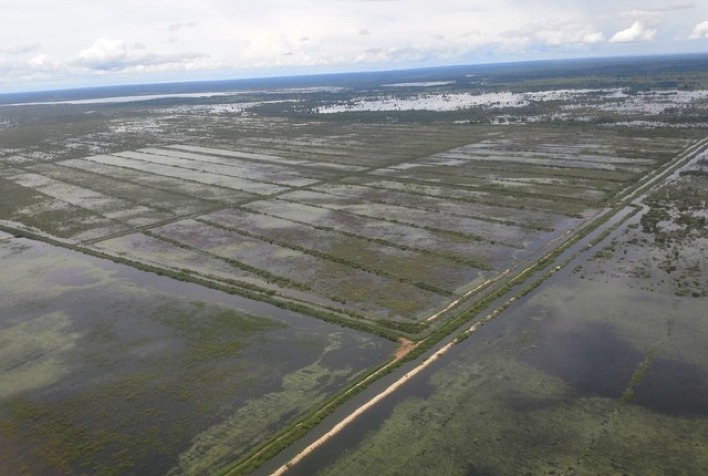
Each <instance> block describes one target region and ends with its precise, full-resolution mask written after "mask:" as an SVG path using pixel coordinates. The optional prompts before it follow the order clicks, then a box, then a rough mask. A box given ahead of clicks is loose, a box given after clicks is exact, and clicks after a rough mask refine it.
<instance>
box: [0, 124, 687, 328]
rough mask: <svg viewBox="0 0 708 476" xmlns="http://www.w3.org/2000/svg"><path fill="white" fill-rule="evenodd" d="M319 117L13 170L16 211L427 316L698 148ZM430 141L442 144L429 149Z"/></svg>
mask: <svg viewBox="0 0 708 476" xmlns="http://www.w3.org/2000/svg"><path fill="white" fill-rule="evenodd" d="M308 127H314V126H308V125H306V124H305V125H303V127H302V129H303V131H302V132H301V134H300V135H299V136H297V137H293V138H290V139H289V140H288V141H287V142H286V141H282V140H277V141H276V140H265V139H264V138H262V137H244V138H239V139H237V140H235V141H234V143H233V144H232V145H231V146H230V147H228V148H223V147H218V148H217V147H206V146H195V145H185V144H169V145H166V146H162V147H148V148H140V149H137V150H135V151H120V152H115V153H112V154H101V155H93V156H87V157H84V158H81V159H69V160H59V161H55V162H51V163H42V164H37V165H28V166H24V167H18V166H9V167H5V168H3V169H2V171H1V175H0V180H2V184H1V185H2V187H3V188H4V189H5V190H7V191H8V192H14V193H15V194H16V195H18V196H20V197H22V198H23V199H22V200H17V201H13V202H12V203H11V204H10V205H8V207H9V208H10V209H9V210H7V212H6V217H7V218H9V219H11V220H13V221H17V222H20V223H23V224H25V225H27V226H29V227H32V228H34V229H38V230H40V231H42V232H45V233H48V234H50V235H54V236H57V237H59V238H62V239H64V240H66V241H67V242H69V243H72V244H76V245H78V246H82V247H88V248H90V249H94V250H96V251H100V252H102V253H106V254H108V255H111V256H117V257H121V258H124V259H127V260H131V261H137V262H146V263H150V264H152V265H156V266H160V267H163V268H168V269H172V270H175V271H179V272H180V273H186V274H188V275H194V276H198V277H201V278H207V279H212V280H216V281H220V282H228V283H229V285H232V286H239V285H242V286H243V287H245V288H247V289H249V290H252V289H254V288H256V289H258V290H261V291H265V292H268V293H271V294H276V295H278V296H281V297H282V298H284V299H289V300H296V301H298V302H304V303H307V304H308V305H314V306H318V307H323V308H326V309H327V310H329V311H332V312H336V313H339V314H342V315H344V316H347V317H348V318H354V319H361V320H367V321H373V322H377V323H384V325H385V323H386V322H390V321H395V322H408V323H411V324H415V323H418V322H421V321H424V320H425V319H426V318H427V317H428V316H430V315H432V314H434V313H435V312H436V311H438V310H440V309H442V308H444V307H445V306H447V304H448V303H449V302H452V301H453V300H455V299H457V298H459V297H461V296H463V295H464V294H465V293H466V292H467V291H469V290H471V289H474V288H476V287H478V286H479V285H480V284H481V283H484V282H485V281H487V280H491V279H494V278H495V277H497V276H499V275H500V274H501V273H503V272H505V271H506V270H508V269H510V268H513V267H514V266H516V265H517V264H518V263H520V262H523V261H524V260H525V259H527V258H529V257H530V256H532V255H534V253H539V252H540V251H542V250H543V249H544V247H545V246H546V245H547V244H548V243H552V242H553V240H554V239H555V238H559V237H562V236H563V235H564V234H565V233H569V232H571V231H572V230H574V229H577V228H578V227H579V226H580V225H582V224H583V223H584V222H585V221H586V220H587V219H589V218H590V217H592V216H594V215H596V214H598V213H599V212H601V211H602V210H604V209H605V208H606V207H607V206H609V205H611V204H612V202H613V200H614V199H615V197H616V195H617V194H618V193H619V192H621V191H622V190H624V189H626V188H627V187H630V186H631V185H632V184H633V182H634V181H636V180H637V179H638V178H639V177H641V176H643V175H645V174H647V173H648V172H650V171H651V170H653V169H654V168H656V167H659V166H660V165H662V164H663V163H665V162H666V161H668V160H669V159H671V158H672V157H673V156H674V154H675V153H676V151H677V150H682V149H684V148H686V147H687V146H689V145H690V144H691V142H692V141H691V139H690V136H689V137H682V136H681V135H678V136H676V135H672V136H671V137H666V136H664V137H662V138H661V141H657V140H652V137H650V136H649V137H648V136H647V134H646V133H645V132H643V131H631V132H628V131H621V132H618V131H602V132H594V133H592V134H589V133H587V134H586V135H585V136H583V135H582V134H580V135H574V136H572V137H571V136H569V135H568V134H566V133H565V131H557V130H553V129H549V128H537V129H533V130H528V129H517V130H510V131H506V132H505V133H504V134H500V132H499V130H498V129H494V128H487V129H484V128H482V129H474V130H469V129H464V128H457V129H453V130H449V131H448V130H444V129H441V128H438V127H433V126H429V127H424V126H408V127H406V126H396V127H391V126H389V127H384V128H381V127H378V128H375V129H374V128H373V127H371V126H358V127H353V128H351V129H350V131H349V133H348V134H347V135H346V136H344V137H331V136H330V137H326V136H325V137H319V138H313V137H312V134H310V133H308V132H309V131H308V130H307V129H308ZM421 136H424V137H426V138H427V142H428V144H427V148H428V149H431V148H433V149H437V151H435V152H433V153H430V152H428V153H424V154H422V155H419V144H420V140H421V139H420V137H421ZM460 143H462V145H456V144H460ZM387 144H391V145H387ZM305 158H306V159H305ZM298 159H299V160H298Z"/></svg>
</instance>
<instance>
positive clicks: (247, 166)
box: [136, 147, 332, 183]
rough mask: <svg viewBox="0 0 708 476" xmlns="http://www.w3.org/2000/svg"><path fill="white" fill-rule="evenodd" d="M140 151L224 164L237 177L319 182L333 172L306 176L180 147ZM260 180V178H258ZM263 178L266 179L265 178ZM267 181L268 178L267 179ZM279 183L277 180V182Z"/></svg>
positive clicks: (219, 164) (150, 148) (147, 148)
mask: <svg viewBox="0 0 708 476" xmlns="http://www.w3.org/2000/svg"><path fill="white" fill-rule="evenodd" d="M136 152H138V153H143V154H149V155H158V156H165V157H170V158H175V157H177V158H180V159H185V160H191V161H194V162H196V163H209V164H213V165H218V166H223V167H225V170H227V171H230V170H236V171H238V173H237V175H236V176H237V177H244V174H245V175H246V176H248V175H252V174H254V173H256V174H258V173H261V174H263V175H266V174H273V175H283V176H286V177H292V178H293V179H294V180H309V181H312V182H319V181H321V180H325V179H328V178H330V177H331V176H332V174H331V173H327V174H323V173H322V172H320V173H317V172H318V171H317V170H314V169H307V170H311V172H313V175H315V176H309V177H308V176H306V175H303V174H302V173H299V172H298V171H297V170H295V169H294V168H293V167H286V166H283V165H276V164H264V163H258V162H255V161H247V160H243V159H237V158H235V157H229V158H227V157H224V156H223V155H222V156H215V155H206V154H196V153H193V152H186V151H181V150H178V149H168V148H157V147H146V148H142V149H138V150H136ZM256 180H260V179H256ZM263 180H266V179H265V178H263ZM266 181H267V180H266ZM276 183H277V182H276Z"/></svg>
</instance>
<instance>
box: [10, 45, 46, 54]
mask: <svg viewBox="0 0 708 476" xmlns="http://www.w3.org/2000/svg"><path fill="white" fill-rule="evenodd" d="M40 47H41V46H40V44H39V43H30V44H25V45H16V46H11V47H9V48H0V53H4V54H8V55H23V54H26V53H32V52H33V51H37V50H38V49H40Z"/></svg>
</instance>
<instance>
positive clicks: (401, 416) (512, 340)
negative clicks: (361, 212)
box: [262, 174, 708, 475]
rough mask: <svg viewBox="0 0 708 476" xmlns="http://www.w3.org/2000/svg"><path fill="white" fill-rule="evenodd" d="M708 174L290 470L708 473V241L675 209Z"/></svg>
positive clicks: (637, 218)
mask: <svg viewBox="0 0 708 476" xmlns="http://www.w3.org/2000/svg"><path fill="white" fill-rule="evenodd" d="M696 182H698V184H697V183H696ZM706 186H708V181H706V180H705V177H703V176H698V177H695V176H692V175H690V174H688V175H681V176H678V175H677V176H676V177H675V178H674V179H672V180H671V181H669V182H668V183H667V184H666V185H664V186H662V187H660V188H659V189H658V190H656V191H655V192H653V193H651V194H650V195H649V196H648V197H646V198H645V199H644V201H645V202H646V203H650V204H651V205H652V207H655V208H657V207H658V208H662V209H664V210H666V212H667V213H666V216H665V217H664V220H663V221H662V222H661V223H660V226H658V227H656V228H654V229H652V228H651V227H649V228H647V229H646V230H645V229H643V228H642V227H641V226H638V225H640V224H642V223H644V224H646V222H647V219H646V218H643V217H644V216H646V215H643V214H641V213H640V214H638V215H633V216H630V217H629V219H628V220H627V221H626V222H625V223H624V224H623V225H622V226H620V227H619V228H618V229H616V230H615V231H613V232H612V233H610V234H609V235H608V236H606V237H604V238H603V240H602V241H601V242H600V243H598V245H597V247H596V248H589V249H586V251H584V252H583V253H581V254H580V255H578V256H577V257H576V258H574V259H573V261H571V262H569V263H568V265H567V266H566V267H565V268H564V269H563V270H561V271H559V272H557V273H555V274H553V275H552V277H550V278H549V279H547V280H546V281H545V282H544V283H543V284H542V285H541V286H540V287H538V288H537V289H536V290H535V291H533V292H531V293H530V294H528V295H526V296H525V297H523V298H521V299H519V300H518V301H516V302H515V303H514V304H512V305H511V306H510V307H508V308H507V309H506V310H505V311H504V312H502V313H501V314H499V315H498V316H497V317H496V318H494V319H493V320H491V321H490V322H488V323H487V324H485V325H484V326H482V327H479V328H478V330H477V331H476V332H474V333H472V334H471V335H470V337H469V338H467V339H466V340H464V341H462V342H460V343H458V344H457V345H455V346H454V347H453V348H452V349H451V350H450V351H449V352H447V353H446V354H445V355H444V356H443V357H441V358H440V359H439V360H438V361H436V362H435V363H433V364H432V365H430V366H429V367H428V368H426V369H425V370H423V371H422V372H421V373H419V374H418V375H416V376H415V377H411V380H410V381H409V382H407V383H406V384H405V385H404V386H403V387H402V388H400V389H399V390H398V391H397V393H396V394H394V395H390V396H389V397H387V398H386V399H385V400H384V401H382V402H380V403H379V404H378V405H377V406H376V407H374V408H372V409H371V410H370V412H367V413H365V414H363V415H362V416H360V417H359V419H358V420H356V421H355V422H354V423H353V424H351V425H350V426H349V427H347V428H346V429H344V430H343V431H342V432H341V433H340V434H339V435H337V436H336V437H335V438H333V439H332V440H331V441H329V442H328V443H326V444H325V445H324V446H322V447H320V448H319V449H317V450H316V451H315V452H314V453H312V454H311V455H310V456H308V457H307V458H305V459H304V460H303V461H302V462H300V463H299V464H297V465H295V466H293V467H292V468H291V469H290V470H289V471H286V474H291V475H304V474H337V475H341V474H352V475H354V474H366V473H371V474H421V475H423V474H475V475H476V474H480V475H481V474H534V475H536V474H556V475H558V474H563V475H584V474H588V475H590V474H687V475H688V474H700V473H701V472H702V471H703V470H704V468H706V467H708V359H707V358H706V356H705V352H704V347H705V346H704V345H703V343H704V342H705V341H706V339H708V313H706V309H707V308H708V301H707V300H706V297H705V294H704V293H702V292H698V291H697V290H704V289H706V288H707V287H708V274H706V272H705V270H703V269H702V268H703V265H704V263H705V262H706V259H707V258H708V246H707V243H708V242H706V240H705V238H704V237H703V235H704V234H705V229H701V228H699V229H693V231H691V232H688V231H686V229H685V225H686V219H685V218H684V219H681V218H680V216H681V214H680V213H677V212H678V211H679V210H681V211H682V213H684V214H685V213H692V212H696V211H697V210H698V209H700V207H701V206H702V205H700V204H698V205H697V206H695V205H694V207H691V206H690V205H687V202H690V201H691V200H699V201H700V199H699V198H698V197H700V196H702V193H703V192H704V191H705V189H706ZM685 187H694V191H701V192H700V193H699V194H697V195H696V194H694V195H690V197H693V198H688V197H687V196H685V195H682V194H678V195H677V192H676V191H677V190H685ZM677 197H684V199H683V200H681V201H679V202H676V198H677ZM645 213H649V212H646V211H645ZM650 216H651V215H650ZM671 217H673V219H674V220H677V221H678V225H676V224H675V225H674V226H673V227H669V225H670V222H671ZM681 224H683V225H684V228H683V229H682V228H681V226H679V225H681ZM667 229H671V230H672V231H673V232H674V233H673V234H671V235H670V236H668V237H667V236H666V234H665V232H666V230H667ZM677 229H678V230H680V231H681V230H682V231H683V232H681V233H676V230H677ZM667 240H668V243H667ZM598 255H600V256H598ZM666 255H668V256H669V257H674V259H673V262H672V263H673V264H672V266H674V268H673V269H672V268H669V267H666V266H662V260H665V259H666ZM638 256H642V258H641V259H642V260H644V259H646V260H648V261H649V262H655V263H656V264H655V265H653V266H652V265H649V268H650V269H648V270H647V271H646V272H637V271H636V269H635V266H636V265H644V264H645V263H644V262H643V261H640V262H637V260H638V258H637V257H638ZM389 384H390V382H389ZM382 385H385V383H382ZM376 391H380V389H378V390H376ZM372 393H375V391H373V390H372ZM367 398H370V396H368V397H367V396H362V401H366V399H367ZM347 411H351V410H347ZM289 457H292V452H290V453H289V454H287V455H284V456H283V458H282V459H279V460H278V461H274V462H273V465H272V466H269V467H267V468H264V472H263V473H262V474H266V473H267V472H268V471H272V470H274V469H275V467H277V465H278V464H283V463H284V462H285V461H287V460H288V458H289Z"/></svg>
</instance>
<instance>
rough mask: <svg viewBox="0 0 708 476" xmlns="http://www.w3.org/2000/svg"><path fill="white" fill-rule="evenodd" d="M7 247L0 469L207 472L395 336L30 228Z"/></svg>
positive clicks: (383, 350) (296, 412) (336, 385)
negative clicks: (54, 239) (69, 245)
mask: <svg viewBox="0 0 708 476" xmlns="http://www.w3.org/2000/svg"><path fill="white" fill-rule="evenodd" d="M0 259H2V263H3V273H2V277H0V295H1V296H2V298H1V299H0V316H2V317H0V372H1V373H2V384H1V385H0V435H2V436H0V440H1V441H2V444H0V461H2V468H3V473H5V474H18V475H19V474H88V473H90V474H126V473H130V474H138V473H140V474H166V473H169V474H213V472H214V471H215V470H217V469H219V468H221V467H222V466H224V465H227V464H229V463H230V462H231V461H233V460H234V459H237V458H238V457H239V456H241V455H243V454H244V453H245V452H246V451H248V450H249V449H250V448H252V447H253V446H254V445H256V444H258V443H260V442H262V441H263V440H265V439H266V438H267V437H268V436H269V435H272V434H275V433H276V432H277V431H278V430H279V428H280V427H281V426H283V425H285V424H287V423H288V422H290V421H292V420H294V419H295V418H297V417H299V416H300V415H302V414H303V413H304V412H306V411H307V410H308V409H309V408H310V407H312V405H316V404H317V403H318V402H320V401H322V400H324V399H325V398H327V397H328V396H329V395H331V394H333V393H335V392H336V391H338V390H339V389H340V388H341V387H342V386H345V385H346V384H347V383H348V382H350V381H352V380H353V379H355V378H356V377H357V376H358V375H359V374H360V373H362V372H364V371H365V370H367V369H369V368H372V367H375V366H377V365H379V364H380V363H382V362H384V361H386V360H387V359H389V358H390V357H391V355H392V354H393V350H394V347H395V344H394V343H392V342H389V341H386V340H383V339H380V338H377V337H374V336H370V335H365V334H363V333H359V332H355V331H351V330H346V329H343V328H341V327H337V326H332V325H329V324H324V323H321V322H319V321H317V320H313V319H310V318H305V317H303V316H300V315H297V314H295V313H292V312H288V311H283V310H279V309H277V308H275V307H273V306H269V305H266V304H261V303H257V302H254V301H248V300H246V299H242V298H238V297H236V296H230V295H227V294H224V293H221V292H218V291H212V290H208V289H206V288H202V287H199V286H196V285H192V284H187V283H180V282H177V281H173V280H171V279H168V278H164V277H158V276H156V275H154V274H150V273H144V272H140V271H136V270H133V269H131V268H129V267H126V266H121V265H116V264H113V263H111V262H109V261H106V260H98V259H94V258H89V257H86V256H84V255H81V254H78V253H75V252H71V251H65V250H61V249H58V248H55V247H52V246H49V245H44V244H37V243H36V242H32V241H29V240H23V239H10V238H9V237H3V239H2V241H0Z"/></svg>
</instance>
